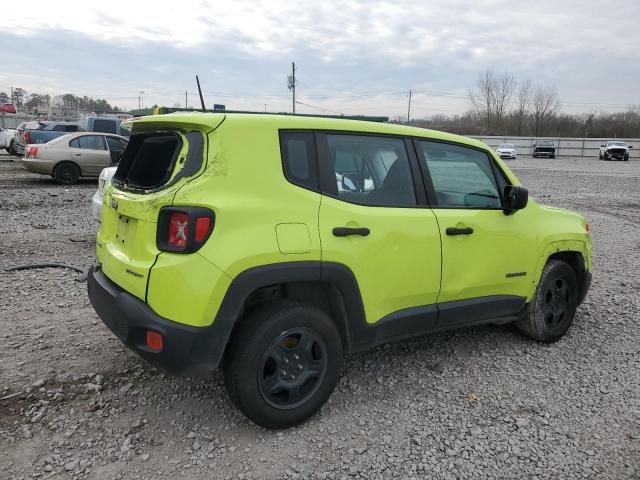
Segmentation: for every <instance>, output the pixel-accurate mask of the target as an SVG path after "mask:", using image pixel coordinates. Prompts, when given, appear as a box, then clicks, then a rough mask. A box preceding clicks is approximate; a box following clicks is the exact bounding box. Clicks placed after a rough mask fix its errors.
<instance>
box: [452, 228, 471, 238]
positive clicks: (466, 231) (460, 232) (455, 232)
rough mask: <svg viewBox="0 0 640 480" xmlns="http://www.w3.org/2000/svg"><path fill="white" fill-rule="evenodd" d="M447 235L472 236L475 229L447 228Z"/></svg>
mask: <svg viewBox="0 0 640 480" xmlns="http://www.w3.org/2000/svg"><path fill="white" fill-rule="evenodd" d="M446 231H447V235H451V236H453V235H471V234H472V233H473V228H471V227H462V228H460V227H449V228H447V230H446Z"/></svg>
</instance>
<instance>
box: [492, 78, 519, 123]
mask: <svg viewBox="0 0 640 480" xmlns="http://www.w3.org/2000/svg"><path fill="white" fill-rule="evenodd" d="M495 81H496V88H495V92H496V94H495V95H494V98H493V101H494V106H493V108H494V111H495V114H494V117H495V126H496V128H500V127H501V126H502V121H503V119H504V116H505V114H506V113H507V110H508V109H509V105H510V104H511V99H512V98H513V93H514V92H515V90H516V87H517V86H518V82H517V81H516V78H515V77H514V76H513V75H511V74H510V73H509V72H504V73H501V74H500V75H497V76H496V78H495Z"/></svg>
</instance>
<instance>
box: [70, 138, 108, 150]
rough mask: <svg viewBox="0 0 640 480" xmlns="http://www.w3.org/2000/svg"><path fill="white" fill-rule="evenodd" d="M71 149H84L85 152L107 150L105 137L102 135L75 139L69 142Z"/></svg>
mask: <svg viewBox="0 0 640 480" xmlns="http://www.w3.org/2000/svg"><path fill="white" fill-rule="evenodd" d="M69 146H70V147H71V148H82V149H84V150H106V149H107V147H106V146H105V144H104V137H103V136H102V135H83V136H82V137H78V138H74V139H73V140H71V141H70V142H69Z"/></svg>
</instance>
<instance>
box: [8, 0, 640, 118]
mask: <svg viewBox="0 0 640 480" xmlns="http://www.w3.org/2000/svg"><path fill="white" fill-rule="evenodd" d="M90 3H91V2H86V1H82V2H75V1H64V0H57V1H55V2H51V1H50V0H44V1H43V0H29V2H28V5H27V6H25V7H24V8H23V7H20V8H19V12H18V11H14V9H13V8H11V9H8V10H7V9H3V11H4V13H3V14H2V15H3V18H4V20H3V28H2V31H0V52H1V53H0V55H1V58H2V67H0V91H6V92H7V93H8V91H9V88H10V87H11V86H13V87H22V88H24V89H26V90H27V91H28V92H38V93H49V94H52V95H55V94H60V93H65V92H72V93H75V94H79V95H88V96H94V97H96V96H97V97H103V98H106V99H107V100H109V101H110V102H111V103H112V104H116V105H118V106H120V107H124V108H131V107H137V105H138V96H139V95H140V92H144V94H143V95H142V96H143V99H144V104H145V105H151V104H153V103H158V104H162V105H169V106H171V105H174V104H175V103H177V102H179V103H180V104H181V105H184V97H185V93H184V92H185V90H187V91H189V104H190V106H193V105H195V104H196V91H197V90H196V86H195V79H194V74H195V73H198V74H199V76H200V80H201V83H202V86H203V90H204V91H205V100H206V103H207V106H208V107H211V106H212V104H213V103H223V104H226V106H227V108H228V109H251V110H264V109H265V108H266V109H267V110H269V111H290V109H291V96H290V93H289V91H288V89H287V74H288V73H290V69H291V61H292V60H294V61H295V62H296V65H297V72H296V77H297V80H298V91H297V95H298V99H299V101H300V102H303V103H305V104H308V105H312V106H314V107H319V108H324V109H326V111H328V112H330V111H333V112H339V113H346V114H356V113H365V114H381V115H390V116H396V115H406V111H407V100H408V98H407V96H408V95H407V93H408V90H409V89H413V91H414V92H415V96H414V97H413V103H412V105H413V107H412V115H413V116H415V117H423V116H428V115H432V114H434V113H461V112H463V111H465V110H467V109H469V103H468V101H467V100H466V96H467V92H468V91H469V88H471V87H473V85H474V83H475V80H476V77H477V75H478V73H479V72H480V71H481V70H483V69H486V68H492V69H494V70H496V71H509V72H511V73H513V74H514V75H515V76H516V77H518V78H520V79H530V80H531V81H532V82H533V83H535V84H541V85H552V86H555V87H557V89H558V93H559V97H560V100H561V101H562V106H563V109H564V110H565V111H570V112H589V111H599V110H607V111H623V110H624V109H625V106H626V105H629V104H640V0H607V1H601V0H586V1H585V0H538V1H535V2H534V1H527V0H511V1H508V0H422V1H400V0H398V1H394V2H385V1H376V0H362V1H357V0H346V1H334V0H322V1H304V0H298V1H297V2H293V1H290V0H287V1H279V0H278V1H275V0H271V1H251V2H249V1H240V0H236V1H205V0H202V1H200V0H180V1H176V2H170V3H169V2H142V1H135V0H127V1H124V0H110V1H109V2H100V6H98V5H96V6H91V5H90ZM11 12H13V13H14V14H15V15H14V14H11ZM8 14H10V15H8ZM12 22H15V28H12V29H9V28H6V26H7V25H9V24H11V23H12ZM265 104H266V107H265ZM297 110H298V111H299V112H305V113H317V112H320V110H318V109H314V108H312V107H310V106H306V105H300V104H299V105H298V106H297Z"/></svg>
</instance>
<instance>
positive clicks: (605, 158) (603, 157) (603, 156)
mask: <svg viewBox="0 0 640 480" xmlns="http://www.w3.org/2000/svg"><path fill="white" fill-rule="evenodd" d="M602 159H603V160H605V161H607V162H608V161H609V155H607V152H604V154H603V155H602Z"/></svg>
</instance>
